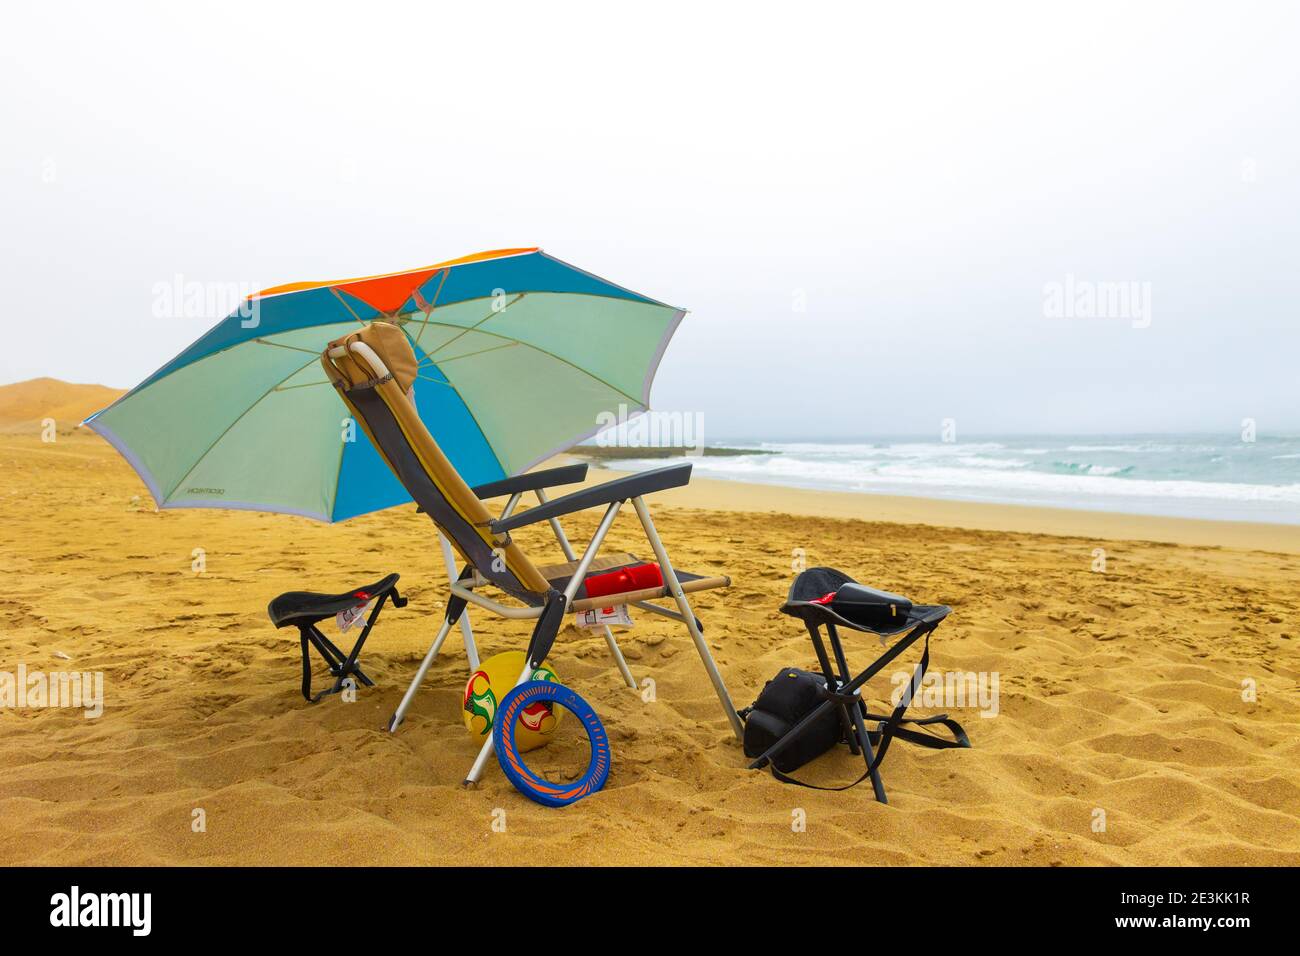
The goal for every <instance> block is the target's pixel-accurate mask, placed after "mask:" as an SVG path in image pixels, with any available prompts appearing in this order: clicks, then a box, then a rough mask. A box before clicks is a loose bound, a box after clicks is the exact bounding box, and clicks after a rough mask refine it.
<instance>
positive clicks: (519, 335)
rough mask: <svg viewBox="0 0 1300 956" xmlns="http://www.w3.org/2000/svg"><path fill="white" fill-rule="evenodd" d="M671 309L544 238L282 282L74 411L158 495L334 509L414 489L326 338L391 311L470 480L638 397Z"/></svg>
mask: <svg viewBox="0 0 1300 956" xmlns="http://www.w3.org/2000/svg"><path fill="white" fill-rule="evenodd" d="M683 314H684V313H683V311H682V310H680V309H676V308H673V307H672V306H667V305H664V304H663V303H661V302H656V301H654V300H653V299H649V298H646V297H645V296H643V295H638V294H637V293H635V292H630V291H629V290H627V289H624V288H622V287H620V286H617V285H614V284H613V283H610V282H607V281H605V280H604V279H600V278H597V277H596V276H593V275H591V274H590V273H587V272H584V271H583V270H581V269H578V268H575V267H574V266H571V265H568V264H566V263H564V262H561V261H559V260H558V259H555V258H553V257H552V256H549V255H547V254H546V253H544V252H542V251H541V250H539V249H506V250H499V251H496V252H485V253H480V254H478V255H473V256H466V257H464V258H462V259H455V260H452V261H449V262H443V263H439V264H437V265H432V266H427V267H425V268H421V269H413V270H409V271H406V272H398V273H392V274H388V275H381V276H370V277H367V278H363V279H346V280H340V281H337V282H312V283H299V284H296V285H290V286H279V287H277V288H274V289H267V290H266V291H264V292H261V293H259V294H257V295H256V296H252V297H250V298H249V300H248V301H247V302H246V303H245V304H244V305H243V306H241V308H240V309H238V310H236V311H235V312H234V313H232V314H231V315H230V316H228V317H227V318H226V319H224V320H222V321H221V322H220V323H219V324H218V325H216V326H215V327H214V328H212V329H211V330H210V331H209V332H208V333H207V334H206V335H204V336H203V337H202V338H200V339H199V340H198V341H196V342H195V343H194V344H193V345H191V346H190V347H189V348H187V349H185V351H183V352H181V354H180V355H178V356H176V358H174V359H172V360H171V361H170V362H168V363H167V364H166V365H164V366H163V367H162V368H161V369H159V370H158V371H157V372H155V373H154V374H153V375H151V376H149V377H148V378H147V379H145V381H144V382H142V383H141V384H139V385H137V386H136V387H135V388H133V389H131V391H129V392H128V393H126V394H125V395H124V396H122V398H120V399H119V400H118V401H116V402H115V403H113V404H112V405H110V406H109V407H108V408H106V409H104V410H103V411H100V412H97V413H96V414H94V415H92V416H91V417H90V418H89V419H87V420H86V424H87V425H88V426H89V427H90V428H92V429H94V430H95V431H96V432H98V433H99V434H100V435H102V436H103V437H104V438H105V439H107V440H108V441H109V442H110V443H111V444H112V445H113V447H114V448H116V449H117V450H118V451H119V452H120V453H121V454H122V455H123V457H125V458H126V460H127V461H128V462H130V463H131V465H132V467H133V468H135V470H136V471H137V472H138V473H139V475H140V477H141V478H142V479H143V480H144V483H145V484H146V485H147V486H148V487H149V491H150V493H151V494H152V495H153V497H154V500H155V501H156V502H157V503H158V506H159V507H160V508H237V509H248V510H255V511H274V512H282V513H287V514H296V515H303V516H306V517H309V518H315V519H318V520H321V521H342V520H344V519H346V518H351V517H355V516H356V515H360V514H365V513H367V512H371V511H376V510H379V509H381V508H388V507H391V506H393V505H398V504H402V503H404V502H408V501H410V500H411V499H410V496H409V495H408V494H407V493H406V490H405V489H404V488H403V487H402V486H401V484H399V483H398V481H397V479H396V478H395V477H394V476H393V474H392V472H390V471H389V469H388V467H387V466H386V465H385V464H384V462H383V460H382V459H381V458H380V457H379V455H378V453H377V452H376V451H375V449H374V447H373V446H372V445H371V444H370V441H369V439H367V438H366V436H365V433H364V432H362V431H360V430H359V429H357V428H356V426H355V424H354V423H353V422H351V420H350V419H349V418H348V411H347V408H346V406H345V405H344V404H343V402H342V400H341V399H340V398H339V396H338V395H337V394H336V393H335V390H334V388H333V387H332V386H331V385H330V383H329V380H328V379H327V378H326V376H325V372H324V370H323V369H322V368H321V364H320V352H321V350H322V349H323V348H324V347H325V345H326V343H328V342H329V341H330V340H331V339H335V338H338V337H339V336H341V335H345V334H347V332H348V331H350V330H352V329H355V328H357V327H358V326H359V325H362V324H365V323H368V322H370V321H373V320H377V319H378V320H383V321H386V322H393V323H396V324H397V325H399V326H401V327H402V329H404V330H405V332H406V334H407V337H408V338H409V339H410V341H411V345H412V346H413V347H414V349H415V354H416V357H417V358H418V359H419V363H420V364H419V373H418V378H417V380H416V383H415V403H416V406H417V408H418V410H419V413H420V417H421V418H422V419H423V421H424V423H425V424H426V425H427V426H428V428H429V432H430V433H431V434H432V435H433V437H434V438H435V439H436V440H437V441H438V443H439V444H440V445H441V446H442V448H443V451H444V452H445V453H446V454H447V456H448V458H450V459H451V462H452V464H453V465H455V466H456V468H457V469H458V470H459V471H460V474H461V475H462V476H463V477H464V479H465V481H466V482H468V483H469V484H470V485H477V484H480V483H482V482H486V481H494V480H498V479H501V478H505V477H507V476H510V475H516V474H519V473H520V472H523V471H526V470H527V469H529V468H530V467H532V466H533V465H535V464H537V463H538V462H540V461H544V460H545V459H547V458H549V457H551V456H552V455H554V454H556V453H557V452H562V451H564V450H565V449H567V448H569V447H570V446H572V445H574V444H575V443H577V442H579V441H582V440H583V439H585V438H589V437H591V436H592V435H594V434H595V433H596V432H597V431H599V430H601V428H603V427H606V426H607V425H608V424H609V423H610V421H611V420H612V419H613V418H616V417H618V416H619V414H620V412H621V411H622V410H623V409H626V414H629V415H630V414H635V413H637V412H641V411H644V410H645V409H646V408H647V407H648V404H649V399H650V385H651V382H652V381H653V379H654V374H655V370H656V368H657V367H658V365H659V360H660V358H661V357H662V356H663V353H664V350H665V349H666V348H667V346H668V341H669V339H670V338H671V337H672V334H673V332H674V331H675V329H676V328H677V324H678V323H679V322H680V321H681V318H682V315H683ZM134 347H136V348H142V347H147V343H135V344H134Z"/></svg>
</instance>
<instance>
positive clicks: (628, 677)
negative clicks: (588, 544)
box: [535, 488, 636, 690]
mask: <svg viewBox="0 0 1300 956" xmlns="http://www.w3.org/2000/svg"><path fill="white" fill-rule="evenodd" d="M535 494H536V495H537V502H538V504H543V505H544V504H546V502H548V501H550V500H551V499H550V496H549V495H547V493H546V490H545V489H543V488H538V489H537V491H536V492H535ZM550 524H551V532H552V533H553V534H554V535H555V540H556V541H558V542H559V544H560V551H562V552H563V553H564V559H565V560H566V561H577V560H578V556H577V554H576V553H574V550H573V545H571V544H570V543H569V536H568V535H566V534H565V533H564V528H563V527H562V526H561V525H560V519H559V518H551V519H550ZM605 643H606V644H608V645H609V652H610V653H611V654H613V655H614V663H615V664H617V665H618V670H619V673H620V674H622V675H623V680H624V681H625V682H626V683H627V686H628V687H631V688H632V689H633V690H636V678H635V677H633V676H632V671H631V670H629V669H628V666H627V661H625V660H624V659H623V652H622V650H620V649H619V646H618V640H617V639H616V638H615V637H614V631H613V630H612V629H611V628H610V626H609V625H608V624H606V625H605Z"/></svg>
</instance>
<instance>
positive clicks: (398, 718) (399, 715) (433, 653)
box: [388, 615, 451, 734]
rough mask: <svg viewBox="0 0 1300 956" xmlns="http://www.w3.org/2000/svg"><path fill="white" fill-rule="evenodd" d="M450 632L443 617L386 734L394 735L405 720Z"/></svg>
mask: <svg viewBox="0 0 1300 956" xmlns="http://www.w3.org/2000/svg"><path fill="white" fill-rule="evenodd" d="M450 631H451V620H450V619H449V618H448V617H447V616H446V615H444V616H443V618H442V627H440V628H438V636H437V637H435V638H434V639H433V644H432V645H430V647H429V652H428V653H427V654H425V655H424V660H423V661H421V662H420V669H419V670H417V671H416V672H415V677H414V678H413V679H412V680H411V686H410V687H408V688H406V694H405V695H404V696H403V697H402V702H401V703H400V704H398V705H397V710H396V711H394V712H393V716H392V717H391V718H390V719H389V721H388V732H389V733H390V734H391V733H394V732H395V731H396V730H397V728H398V727H400V726H401V725H402V721H403V720H405V719H406V710H407V708H408V707H410V706H411V701H413V700H415V692H416V691H418V690H419V689H420V685H421V684H423V683H424V675H425V674H427V673H429V667H430V666H431V665H432V664H433V662H434V659H435V658H437V656H438V652H439V651H440V650H442V642H443V641H445V640H446V639H447V634H448V633H449V632H450Z"/></svg>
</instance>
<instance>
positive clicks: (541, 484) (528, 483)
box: [470, 462, 587, 498]
mask: <svg viewBox="0 0 1300 956" xmlns="http://www.w3.org/2000/svg"><path fill="white" fill-rule="evenodd" d="M586 477H587V465H586V463H585V462H579V463H578V464H576V465H561V466H560V467H559V468H547V469H546V470H545V471H531V472H529V473H528V474H526V475H515V477H513V478H502V479H501V480H500V481H489V482H485V483H484V484H481V485H475V486H474V487H473V488H472V489H470V490H471V491H473V492H474V494H476V495H478V497H479V498H499V497H501V496H502V495H513V494H518V493H520V492H524V491H536V490H537V489H539V488H553V487H555V486H556V485H572V484H577V483H578V482H579V481H582V480H583V479H584V478H586Z"/></svg>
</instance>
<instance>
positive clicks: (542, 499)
mask: <svg viewBox="0 0 1300 956" xmlns="http://www.w3.org/2000/svg"><path fill="white" fill-rule="evenodd" d="M584 470H585V468H584ZM507 481H508V479H507ZM529 490H531V491H533V492H534V494H535V495H536V497H537V499H538V502H539V504H542V505H545V504H546V503H547V502H548V501H549V500H550V499H549V497H548V496H547V494H546V491H545V489H544V488H533V489H529ZM522 496H523V492H522V491H516V492H513V493H511V495H510V498H509V500H508V501H507V502H506V506H505V508H504V509H503V510H502V512H501V518H500V519H498V520H504V519H507V518H510V517H511V516H513V515H514V513H515V509H516V508H517V506H518V505H519V501H520V499H521V498H522ZM626 501H631V503H632V507H633V509H634V510H635V511H636V515H637V518H638V520H639V521H640V523H641V528H642V530H643V531H644V532H645V536H646V540H647V541H648V542H649V544H650V547H651V549H652V550H653V551H654V554H655V558H656V560H657V561H658V562H659V570H660V572H661V573H662V575H663V579H664V586H665V587H666V589H667V591H668V595H667V596H669V597H671V598H672V599H673V600H674V602H675V603H676V605H677V609H676V610H673V609H672V608H668V607H663V606H661V605H658V604H653V603H651V602H650V601H648V600H637V601H630V602H628V603H630V604H631V605H632V606H633V607H636V608H639V609H641V610H645V611H648V612H650V613H652V614H658V615H661V616H663V617H667V618H670V619H671V620H674V621H678V622H679V623H681V624H684V625H685V626H686V629H687V631H688V632H689V633H690V636H691V640H692V641H693V642H694V643H695V649H696V650H697V651H698V652H699V655H700V659H701V661H703V663H704V669H705V670H706V671H707V672H708V675H709V680H710V682H711V683H712V684H713V689H714V692H715V693H716V694H717V696H718V700H719V702H720V703H721V704H722V709H723V713H725V714H726V716H727V720H728V723H729V724H730V725H731V730H732V732H733V733H734V734H735V735H736V738H737V739H741V738H742V737H743V736H744V725H743V724H742V723H741V720H740V717H739V715H738V714H737V712H736V708H735V706H734V705H733V703H732V700H731V695H730V694H729V693H728V691H727V686H726V684H725V682H724V681H723V679H722V674H721V673H720V672H719V671H718V665H717V663H716V662H715V661H714V659H713V654H712V652H711V651H710V650H709V646H708V644H707V643H706V642H705V640H704V634H703V631H702V628H701V626H700V622H699V619H698V618H697V617H696V616H695V613H694V611H693V610H692V609H691V605H690V601H689V599H688V598H687V595H686V592H685V591H683V590H682V586H681V583H680V582H679V581H678V578H677V573H676V571H675V570H674V569H673V566H672V561H671V559H670V558H669V557H668V551H667V549H666V548H665V547H664V544H663V541H662V540H661V539H660V537H659V532H658V530H657V529H656V528H655V524H654V521H653V519H652V518H651V517H650V509H649V507H648V506H647V505H646V502H645V498H644V497H643V496H641V495H637V496H634V497H631V498H629V499H623V500H616V501H612V502H610V503H609V504H608V505H607V506H606V508H605V513H604V515H603V516H602V518H601V520H600V523H599V524H598V525H597V527H596V531H595V533H594V534H593V535H592V537H591V540H590V541H589V542H588V543H587V546H586V548H585V549H584V550H583V553H582V557H581V558H579V557H578V556H577V554H576V552H575V551H574V549H573V545H572V544H571V543H570V541H569V538H568V535H567V534H566V533H565V531H564V528H563V526H562V525H561V524H560V520H559V518H558V517H551V518H548V519H546V520H547V521H548V523H549V524H550V527H551V531H552V533H553V534H554V535H555V538H556V541H557V542H558V543H559V546H560V550H561V551H562V552H563V554H564V556H565V557H566V558H567V559H568V560H570V561H577V562H578V567H577V569H576V570H575V571H574V573H573V575H572V576H571V577H570V579H569V583H568V585H567V586H566V587H565V589H564V599H565V609H566V613H567V612H569V611H572V610H573V609H574V607H573V606H574V604H575V596H576V594H577V591H578V588H579V587H580V586H581V585H582V582H583V579H584V578H585V576H586V574H587V571H588V570H589V569H590V567H591V562H592V561H593V560H594V559H595V558H596V556H597V554H598V553H599V551H600V547H601V545H602V544H603V543H604V541H605V537H606V535H607V534H608V533H609V529H610V528H611V527H612V526H613V524H614V519H615V518H617V517H618V514H619V511H620V510H621V508H622V506H623V504H625V503H626ZM438 534H439V538H440V540H441V542H442V546H443V558H444V561H445V562H446V564H447V570H448V578H449V590H450V592H451V596H452V601H449V602H448V605H449V607H448V613H447V614H445V615H444V616H443V621H442V624H441V626H440V627H439V628H438V632H437V634H436V635H435V636H434V639H433V643H432V644H431V645H430V647H429V650H428V652H427V653H426V654H425V655H424V659H423V660H422V661H421V662H420V666H419V668H418V669H417V670H416V672H415V676H414V677H413V678H412V680H411V683H410V686H409V687H408V688H407V690H406V693H405V695H404V696H403V697H402V700H401V703H400V704H398V706H397V710H396V711H395V712H394V713H393V716H392V718H391V719H390V720H389V723H388V730H389V732H390V733H391V732H395V731H396V730H397V728H398V727H399V726H401V724H402V722H403V721H404V720H405V718H406V713H407V711H408V710H409V708H410V706H411V702H412V701H413V700H414V699H415V695H416V693H417V692H418V691H419V689H420V686H421V685H422V684H423V683H424V679H425V676H426V675H427V674H428V671H429V668H430V667H431V666H432V665H433V662H434V661H435V660H437V658H438V654H439V653H440V652H441V650H442V646H443V644H444V642H445V641H446V639H447V635H448V634H449V633H451V629H452V627H453V626H454V625H455V624H456V623H457V622H458V621H459V622H460V624H461V630H462V633H463V635H464V637H465V651H466V656H467V657H468V659H469V665H470V672H471V673H473V671H475V670H477V669H478V666H479V660H478V648H477V646H476V643H475V640H474V635H473V628H472V625H471V624H470V623H469V620H468V610H467V609H465V608H464V606H463V605H464V604H472V605H474V606H475V607H479V608H482V609H483V610H485V611H489V612H491V613H492V614H495V615H497V616H498V617H503V618H506V619H507V620H515V621H519V620H536V619H538V618H540V617H541V616H542V613H543V611H544V610H545V607H527V606H525V607H514V606H510V605H507V604H503V603H501V602H500V601H497V600H494V599H493V598H490V597H487V596H485V595H482V594H478V593H476V592H475V588H477V587H480V586H482V585H483V584H487V583H488V582H487V581H485V580H484V579H483V578H482V577H481V576H479V575H477V574H475V573H474V572H473V570H472V569H471V568H466V570H465V571H464V572H461V573H460V574H457V573H456V570H455V568H456V564H455V560H454V555H453V554H452V550H451V545H450V543H449V542H448V541H447V540H446V538H445V537H443V535H442V533H441V532H439V533H438ZM616 597H617V596H615V598H616ZM455 599H459V602H462V603H461V606H460V607H459V613H455V611H456V610H457V609H455V608H453V607H452V606H451V605H452V604H453V603H455ZM602 630H603V631H604V637H605V643H606V644H608V645H609V650H610V654H611V655H612V656H613V658H614V662H615V664H616V665H617V666H618V669H619V673H620V674H622V676H623V680H624V682H625V683H626V684H627V686H628V687H630V688H632V689H633V690H635V689H636V688H637V686H638V685H637V682H636V678H634V677H633V676H632V671H631V669H630V668H629V667H628V665H627V661H626V659H625V658H624V657H623V652H622V650H621V649H620V648H619V646H618V640H617V638H615V636H614V631H613V629H612V628H610V626H609V625H607V624H606V625H603V626H602ZM531 672H532V667H531V665H530V664H529V662H527V661H526V662H525V666H524V669H523V671H521V673H520V676H519V680H518V681H516V683H522V682H523V681H524V680H526V679H527V678H528V675H529V674H530V673H531ZM492 747H493V740H492V734H491V732H489V733H488V738H487V740H486V741H484V744H483V747H482V749H481V750H480V751H479V754H478V757H477V758H476V759H475V761H474V764H473V766H472V767H471V769H470V772H469V774H468V775H467V776H466V778H465V783H466V785H472V784H474V783H477V782H478V780H479V779H480V778H481V777H482V774H483V768H484V766H485V764H486V762H487V759H488V757H489V756H490V755H491V753H492Z"/></svg>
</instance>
